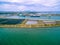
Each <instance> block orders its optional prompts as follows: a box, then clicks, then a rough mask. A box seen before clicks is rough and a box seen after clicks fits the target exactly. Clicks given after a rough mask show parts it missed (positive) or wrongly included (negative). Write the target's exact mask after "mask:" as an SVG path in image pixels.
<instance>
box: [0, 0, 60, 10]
mask: <svg viewBox="0 0 60 45" xmlns="http://www.w3.org/2000/svg"><path fill="white" fill-rule="evenodd" d="M0 11H60V1H59V0H0Z"/></svg>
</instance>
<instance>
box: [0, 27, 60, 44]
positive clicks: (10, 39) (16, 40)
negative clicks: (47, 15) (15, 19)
mask: <svg viewBox="0 0 60 45" xmlns="http://www.w3.org/2000/svg"><path fill="white" fill-rule="evenodd" d="M0 45H60V27H51V28H0Z"/></svg>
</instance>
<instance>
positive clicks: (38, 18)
mask: <svg viewBox="0 0 60 45" xmlns="http://www.w3.org/2000/svg"><path fill="white" fill-rule="evenodd" d="M5 15H6V16H5ZM5 15H4V16H3V15H0V27H17V28H18V27H19V28H35V27H55V26H60V15H59V14H41V13H35V14H32V13H31V14H25V13H24V14H21V13H20V14H5Z"/></svg>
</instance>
